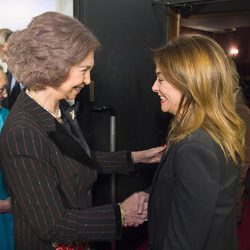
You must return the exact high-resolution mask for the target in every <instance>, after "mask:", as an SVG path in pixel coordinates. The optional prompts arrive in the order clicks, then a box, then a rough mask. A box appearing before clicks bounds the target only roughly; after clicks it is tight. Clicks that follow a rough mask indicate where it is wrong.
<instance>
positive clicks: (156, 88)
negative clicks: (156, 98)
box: [152, 80, 159, 92]
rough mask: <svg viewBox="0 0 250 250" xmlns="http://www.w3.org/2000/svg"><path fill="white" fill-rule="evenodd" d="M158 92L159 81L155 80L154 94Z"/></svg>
mask: <svg viewBox="0 0 250 250" xmlns="http://www.w3.org/2000/svg"><path fill="white" fill-rule="evenodd" d="M158 90H159V88H158V83H157V80H155V82H154V84H153V86H152V91H153V92H157V91H158Z"/></svg>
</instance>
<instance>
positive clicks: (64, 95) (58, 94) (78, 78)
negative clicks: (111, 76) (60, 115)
mask: <svg viewBox="0 0 250 250" xmlns="http://www.w3.org/2000/svg"><path fill="white" fill-rule="evenodd" d="M93 66H94V52H93V51H91V52H89V53H88V54H87V56H86V57H85V58H84V59H83V60H82V61H81V62H80V63H79V64H77V65H74V66H72V67H71V69H70V72H69V75H68V77H67V79H66V80H65V81H64V82H62V84H61V85H60V86H59V87H57V88H54V87H51V86H47V87H46V88H45V89H43V90H39V91H33V90H30V94H31V95H32V97H33V98H34V100H36V101H37V102H38V103H39V104H40V105H41V106H44V107H46V109H47V110H49V111H50V112H52V113H55V114H56V112H57V110H58V107H59V102H60V100H62V99H69V100H73V99H75V98H76V96H77V95H78V94H79V93H80V91H81V90H82V89H83V88H84V86H86V85H89V84H90V83H91V78H90V71H91V69H92V68H93Z"/></svg>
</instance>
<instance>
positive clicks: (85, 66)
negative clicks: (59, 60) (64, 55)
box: [79, 65, 94, 69]
mask: <svg viewBox="0 0 250 250" xmlns="http://www.w3.org/2000/svg"><path fill="white" fill-rule="evenodd" d="M92 67H94V65H93V66H91V65H80V66H79V68H80V69H91V68H92Z"/></svg>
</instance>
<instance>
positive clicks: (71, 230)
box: [0, 93, 125, 250]
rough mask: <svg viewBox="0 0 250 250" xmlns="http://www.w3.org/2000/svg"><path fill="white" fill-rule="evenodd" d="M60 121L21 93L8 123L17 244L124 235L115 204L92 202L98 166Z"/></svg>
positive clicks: (44, 245) (5, 142)
mask: <svg viewBox="0 0 250 250" xmlns="http://www.w3.org/2000/svg"><path fill="white" fill-rule="evenodd" d="M61 126H62V125H60V124H57V123H56V121H55V119H54V118H53V117H52V116H51V115H50V114H49V113H48V112H47V111H45V110H44V109H43V108H42V107H40V106H39V105H38V104H37V103H35V102H34V100H32V99H31V98H30V97H29V96H27V95H26V94H25V93H21V94H20V95H19V97H18V99H17V101H16V103H15V104H14V106H13V107H12V110H11V112H10V115H9V116H8V118H7V120H6V123H5V125H4V127H3V130H2V133H1V140H0V153H1V155H0V157H1V166H3V172H4V175H5V179H6V183H7V185H8V187H9V190H10V196H11V199H12V211H13V215H14V221H15V249H16V250H23V249H25V250H31V249H32V250H34V249H36V250H39V249H41V250H45V249H52V245H51V244H52V242H53V241H55V240H56V241H58V242H59V243H61V244H70V243H71V242H72V241H76V240H83V241H98V240H110V239H114V238H119V237H120V235H121V225H120V212H119V209H118V208H117V206H116V205H104V206H100V207H92V201H91V189H92V186H93V185H94V182H95V180H96V175H97V171H96V168H95V167H94V165H92V162H91V159H90V158H89V157H88V155H87V154H86V153H85V152H84V151H83V150H80V148H81V147H80V146H79V144H78V143H77V142H76V141H75V140H74V139H72V138H71V136H70V135H69V134H67V133H65V129H64V128H63V127H61ZM52 134H53V136H51V135H52ZM59 138H60V139H59ZM80 154H81V155H82V156H80ZM119 159H120V158H119ZM123 159H125V157H123ZM114 162H115V164H117V161H116V159H115V157H114ZM122 165H125V164H123V163H122ZM99 167H101V166H99ZM104 167H105V166H104ZM119 169H120V168H118V170H119ZM118 215H119V216H118ZM117 217H118V218H117ZM116 218H117V219H116Z"/></svg>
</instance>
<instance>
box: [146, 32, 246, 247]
mask: <svg viewBox="0 0 250 250" xmlns="http://www.w3.org/2000/svg"><path fill="white" fill-rule="evenodd" d="M154 59H155V63H156V75H157V79H156V81H155V83H154V85H153V87H152V90H153V91H154V92H155V93H156V94H158V96H159V98H160V102H161V110H162V111H163V112H169V113H171V114H173V115H174V116H175V117H174V119H173V120H172V123H171V129H170V132H169V135H168V139H167V140H168V144H169V148H168V151H167V152H166V154H165V155H164V156H163V158H162V160H161V163H160V165H159V167H158V169H157V171H156V173H155V176H154V180H153V183H152V187H151V192H150V198H149V211H148V226H149V245H150V247H149V249H153V250H170V249H171V250H175V249H185V250H201V249H204V250H222V249H227V250H236V249H238V243H237V231H236V228H237V227H236V225H237V223H236V202H237V194H238V186H239V170H240V167H239V166H240V164H241V161H242V160H243V159H244V136H245V126H244V123H243V122H242V120H241V119H240V118H239V116H238V115H237V114H236V111H235V100H234V93H235V90H236V89H237V88H238V78H236V77H235V76H236V75H237V72H236V71H235V67H234V65H233V64H232V62H231V60H230V59H229V58H228V57H227V56H226V54H225V53H224V51H223V49H222V48H221V47H220V46H219V45H218V44H217V43H216V42H215V41H213V40H212V39H210V38H208V37H205V36H201V35H187V36H180V37H177V38H175V39H174V40H172V41H170V42H169V43H168V44H167V45H166V46H164V47H162V48H159V49H157V50H155V53H154Z"/></svg>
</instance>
